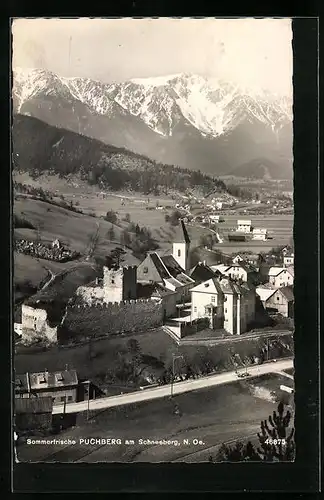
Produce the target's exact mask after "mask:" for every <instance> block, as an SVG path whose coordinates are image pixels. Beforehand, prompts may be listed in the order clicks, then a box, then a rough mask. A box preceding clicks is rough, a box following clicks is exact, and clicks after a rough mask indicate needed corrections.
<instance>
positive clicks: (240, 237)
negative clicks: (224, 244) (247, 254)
mask: <svg viewBox="0 0 324 500" xmlns="http://www.w3.org/2000/svg"><path fill="white" fill-rule="evenodd" d="M228 241H235V242H241V241H245V235H244V234H229V235H228Z"/></svg>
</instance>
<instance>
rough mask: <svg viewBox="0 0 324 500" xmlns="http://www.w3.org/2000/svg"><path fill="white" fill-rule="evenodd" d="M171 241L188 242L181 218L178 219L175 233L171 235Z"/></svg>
mask: <svg viewBox="0 0 324 500" xmlns="http://www.w3.org/2000/svg"><path fill="white" fill-rule="evenodd" d="M173 241H174V242H175V243H188V244H189V243H190V238H189V235H188V231H187V228H186V226H185V223H184V222H183V220H182V219H180V224H179V226H178V228H177V231H176V234H175V235H174V237H173Z"/></svg>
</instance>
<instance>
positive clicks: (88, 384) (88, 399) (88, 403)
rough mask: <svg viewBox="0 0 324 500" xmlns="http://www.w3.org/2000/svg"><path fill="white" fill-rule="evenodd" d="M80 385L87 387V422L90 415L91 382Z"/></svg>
mask: <svg viewBox="0 0 324 500" xmlns="http://www.w3.org/2000/svg"><path fill="white" fill-rule="evenodd" d="M82 384H83V385H84V386H86V385H87V386H88V395H87V420H89V413H90V384H91V381H90V380H85V381H84V382H82Z"/></svg>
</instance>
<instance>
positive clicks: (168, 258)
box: [161, 255, 184, 278]
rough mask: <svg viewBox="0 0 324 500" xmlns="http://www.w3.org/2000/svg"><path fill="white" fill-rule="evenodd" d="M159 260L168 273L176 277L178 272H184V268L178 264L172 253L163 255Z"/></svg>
mask: <svg viewBox="0 0 324 500" xmlns="http://www.w3.org/2000/svg"><path fill="white" fill-rule="evenodd" d="M161 260H162V262H163V264H164V265H165V267H166V268H167V270H168V271H169V273H170V274H171V275H172V276H173V277H174V278H176V276H177V275H178V274H181V273H183V272H184V269H182V267H181V266H180V264H179V263H178V262H177V261H176V260H175V258H174V257H173V255H164V256H163V257H161Z"/></svg>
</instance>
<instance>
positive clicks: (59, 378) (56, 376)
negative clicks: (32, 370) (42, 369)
mask: <svg viewBox="0 0 324 500" xmlns="http://www.w3.org/2000/svg"><path fill="white" fill-rule="evenodd" d="M55 378H56V381H57V382H63V380H64V379H63V375H62V373H57V374H56V375H55Z"/></svg>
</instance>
